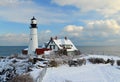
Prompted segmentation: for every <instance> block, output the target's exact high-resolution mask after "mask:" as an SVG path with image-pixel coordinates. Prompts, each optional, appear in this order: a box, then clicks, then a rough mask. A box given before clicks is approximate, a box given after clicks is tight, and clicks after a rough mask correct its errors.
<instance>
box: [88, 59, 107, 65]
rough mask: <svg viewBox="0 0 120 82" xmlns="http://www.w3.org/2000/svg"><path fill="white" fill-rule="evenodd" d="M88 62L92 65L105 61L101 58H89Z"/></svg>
mask: <svg viewBox="0 0 120 82" xmlns="http://www.w3.org/2000/svg"><path fill="white" fill-rule="evenodd" d="M88 60H89V62H91V63H92V64H99V63H105V60H104V59H103V58H89V59H88Z"/></svg>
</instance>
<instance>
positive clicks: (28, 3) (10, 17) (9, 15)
mask: <svg viewBox="0 0 120 82" xmlns="http://www.w3.org/2000/svg"><path fill="white" fill-rule="evenodd" d="M0 9H1V10H0V17H1V19H2V20H5V21H12V22H19V23H29V20H28V18H31V17H32V16H36V18H37V19H38V23H40V24H49V23H63V22H65V21H66V20H67V19H64V20H63V19H62V18H64V16H67V15H66V14H64V13H62V12H61V11H59V10H58V11H57V10H55V8H51V7H45V6H41V5H38V4H37V3H35V1H33V0H1V1H0ZM54 10H55V11H54ZM51 11H52V12H51ZM56 11H57V12H56Z"/></svg>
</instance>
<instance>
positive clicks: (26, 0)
mask: <svg viewBox="0 0 120 82" xmlns="http://www.w3.org/2000/svg"><path fill="white" fill-rule="evenodd" d="M33 16H35V18H36V19H37V24H38V25H37V26H38V40H39V45H42V44H43V43H45V42H47V41H48V40H49V39H50V37H56V36H57V37H58V38H64V37H65V36H67V37H68V38H69V39H71V41H72V42H73V43H74V44H75V45H80V46H116V45H117V46H120V0H0V46H27V45H28V43H29V34H30V29H29V27H30V21H31V18H32V17H33Z"/></svg>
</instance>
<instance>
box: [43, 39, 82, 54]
mask: <svg viewBox="0 0 120 82" xmlns="http://www.w3.org/2000/svg"><path fill="white" fill-rule="evenodd" d="M45 47H46V48H47V49H51V50H53V51H54V52H56V53H58V54H61V55H69V54H70V55H80V51H79V50H78V49H77V48H76V47H75V45H74V44H73V43H72V41H71V40H70V39H68V38H67V37H65V38H64V39H58V38H57V37H55V38H52V37H51V39H50V40H49V41H48V43H46V44H45Z"/></svg>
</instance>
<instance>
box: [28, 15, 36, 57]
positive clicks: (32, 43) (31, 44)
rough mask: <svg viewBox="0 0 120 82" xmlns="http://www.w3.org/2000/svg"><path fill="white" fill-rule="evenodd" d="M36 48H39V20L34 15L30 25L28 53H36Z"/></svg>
mask: <svg viewBox="0 0 120 82" xmlns="http://www.w3.org/2000/svg"><path fill="white" fill-rule="evenodd" d="M36 48H38V36H37V20H36V19H35V17H33V18H32V19H31V26H30V36H29V46H28V54H29V55H34V54H35V50H36Z"/></svg>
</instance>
